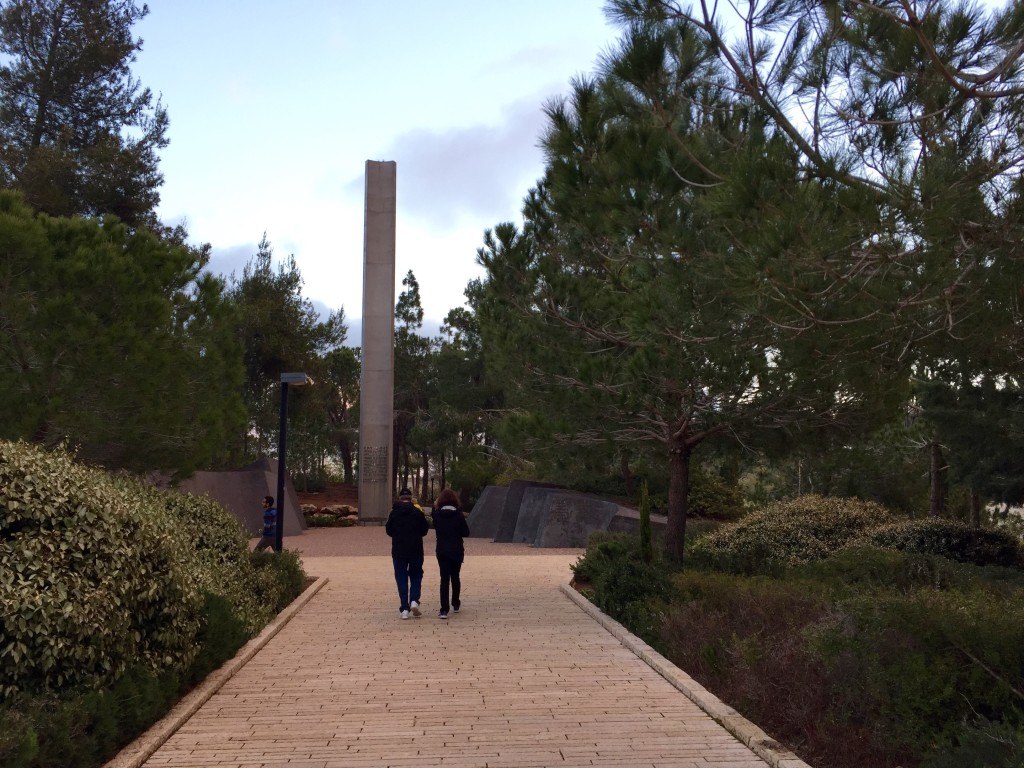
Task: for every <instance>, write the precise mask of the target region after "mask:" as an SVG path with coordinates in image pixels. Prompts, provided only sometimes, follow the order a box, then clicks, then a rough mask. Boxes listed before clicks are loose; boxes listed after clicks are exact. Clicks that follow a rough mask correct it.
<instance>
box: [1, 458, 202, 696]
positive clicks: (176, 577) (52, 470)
mask: <svg viewBox="0 0 1024 768" xmlns="http://www.w3.org/2000/svg"><path fill="white" fill-rule="evenodd" d="M152 501H153V499H152V497H150V498H146V499H144V500H142V501H141V503H137V502H136V500H134V499H133V498H132V497H131V494H130V492H128V490H127V487H126V486H125V485H124V484H121V483H119V482H116V481H112V480H111V479H110V478H109V477H108V476H106V475H105V474H104V473H103V472H101V471H99V470H96V469H91V468H88V467H82V466H80V465H77V464H76V463H75V462H74V461H73V459H72V457H71V456H70V455H69V454H67V453H66V452H64V451H54V452H52V453H48V452H45V451H42V450H40V449H37V448H34V447H30V446H26V445H24V444H14V443H4V442H0V700H2V699H4V698H6V697H9V696H11V695H13V694H14V693H17V692H20V691H24V692H43V691H50V690H62V689H66V688H70V687H74V686H76V685H78V684H80V683H96V684H102V683H106V682H109V681H110V680H112V679H114V678H116V677H117V676H119V675H121V674H122V673H123V672H124V671H125V669H127V667H128V666H129V665H130V664H135V663H141V664H143V665H145V666H147V667H149V668H152V669H160V668H165V667H172V666H184V665H187V664H188V663H189V662H191V660H192V658H193V656H194V654H195V637H196V633H197V632H198V631H199V616H200V608H201V605H202V593H201V591H200V588H199V586H198V585H197V584H196V583H194V581H193V580H192V579H190V578H189V573H188V571H187V569H186V568H185V562H186V559H187V558H186V554H187V546H186V543H185V542H184V541H183V539H182V537H181V536H179V535H176V531H175V528H174V524H173V521H172V520H171V519H169V518H168V517H167V516H166V515H161V514H158V512H157V510H156V509H155V508H154V505H153V503H152Z"/></svg>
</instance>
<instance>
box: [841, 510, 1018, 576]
mask: <svg viewBox="0 0 1024 768" xmlns="http://www.w3.org/2000/svg"><path fill="white" fill-rule="evenodd" d="M859 542H860V543H864V544H873V545H875V546H879V547H888V548H890V549H895V550H899V551H901V552H918V553H921V554H927V555H939V556H940V557H945V558H948V559H950V560H956V561H957V562H960V563H972V564H974V565H998V566H1002V567H1005V568H1019V567H1021V565H1022V557H1021V548H1020V545H1019V543H1018V541H1017V539H1016V537H1014V536H1012V535H1010V534H1008V533H1006V532H1003V531H992V530H987V529H984V528H971V527H970V526H968V525H965V524H964V523H960V522H956V521H953V520H941V519H937V518H929V519H926V520H901V521H898V522H894V523H890V524H889V525H885V526H881V527H879V528H875V529H873V530H871V531H868V532H866V533H865V534H864V535H863V536H862V537H861V538H860V539H859Z"/></svg>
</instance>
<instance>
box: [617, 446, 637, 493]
mask: <svg viewBox="0 0 1024 768" xmlns="http://www.w3.org/2000/svg"><path fill="white" fill-rule="evenodd" d="M620 461H621V463H620V466H621V467H622V479H623V480H625V481H626V495H627V496H628V497H629V498H631V499H632V498H633V491H635V490H636V483H635V482H634V477H633V473H632V472H630V471H629V456H627V455H626V453H625V451H623V453H622V456H621V460H620Z"/></svg>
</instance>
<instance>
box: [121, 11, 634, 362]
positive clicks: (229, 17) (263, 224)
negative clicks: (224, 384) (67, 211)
mask: <svg viewBox="0 0 1024 768" xmlns="http://www.w3.org/2000/svg"><path fill="white" fill-rule="evenodd" d="M149 5H150V9H151V12H150V14H149V16H148V17H147V18H146V19H145V20H144V21H143V22H142V23H141V24H140V25H139V26H138V27H137V33H138V34H139V35H140V36H141V37H142V38H143V39H144V45H143V50H142V52H141V53H140V54H139V58H138V61H137V63H136V65H135V67H134V72H135V74H136V75H137V76H138V77H139V79H140V80H141V81H142V84H143V85H144V86H146V87H149V88H151V89H152V90H153V92H154V93H155V94H158V95H161V96H162V98H163V102H164V104H165V106H166V107H167V109H168V113H169V115H170V119H171V125H170V130H169V138H170V141H171V144H170V146H169V147H168V148H167V149H166V150H164V152H163V154H162V161H161V170H162V171H163V173H164V177H165V182H164V186H163V188H162V191H161V198H162V199H161V204H160V208H159V214H160V216H161V218H162V219H163V220H164V221H165V222H166V223H171V224H174V223H178V222H180V221H185V222H186V223H187V225H188V228H189V231H190V233H191V236H192V239H193V240H194V241H195V242H197V243H198V242H208V243H210V244H211V245H212V246H213V254H214V257H213V260H212V262H211V268H212V269H213V270H214V271H216V272H221V273H224V274H229V273H231V272H232V271H234V272H235V273H236V274H241V270H242V267H243V266H244V265H245V263H246V262H247V261H248V260H249V258H250V257H251V256H252V255H253V253H254V252H255V250H256V243H257V242H258V241H259V239H260V237H261V236H262V235H263V233H264V232H266V234H267V237H268V238H269V240H270V242H271V244H272V245H273V247H274V252H275V256H277V257H285V256H287V255H289V254H294V256H295V259H296V262H297V264H298V267H299V270H300V271H301V273H302V276H303V278H304V281H305V285H304V293H305V295H306V296H307V297H309V298H310V299H313V300H314V302H315V303H316V304H317V305H318V306H320V307H322V306H326V307H329V308H332V309H336V308H338V307H342V306H343V307H344V309H345V313H346V316H347V317H348V318H349V323H350V326H354V328H353V330H355V327H357V326H358V320H359V317H360V315H361V311H362V309H361V304H362V297H361V292H362V248H363V196H364V179H363V173H364V166H365V161H366V160H394V161H396V162H397V164H398V233H397V235H398V239H397V257H396V260H397V270H396V273H397V282H398V285H397V288H396V295H397V292H398V291H400V290H401V279H402V277H403V276H404V275H405V273H406V271H407V270H409V269H412V270H413V271H414V272H415V274H416V277H417V279H418V280H419V282H420V289H421V293H422V297H423V306H424V309H425V312H426V315H427V317H428V318H429V319H432V320H434V321H435V322H437V321H440V320H441V319H443V317H444V315H445V314H447V312H448V310H449V309H451V308H452V307H455V306H460V305H461V304H462V303H463V301H464V297H463V290H464V288H465V286H466V283H467V282H468V281H469V280H470V279H471V278H473V277H476V276H478V275H479V274H480V270H479V268H478V267H477V266H476V265H475V256H476V249H477V248H478V247H479V246H480V245H481V243H482V239H483V232H484V230H486V229H489V228H492V227H493V226H494V225H495V224H497V223H499V222H502V221H508V220H514V221H518V220H519V218H520V213H519V211H520V207H521V201H522V198H523V197H524V196H525V194H526V193H527V191H528V190H529V188H530V187H531V186H532V185H533V184H534V183H535V182H536V180H537V179H538V178H539V177H540V175H541V173H542V169H543V161H542V156H541V153H540V150H539V149H538V146H537V144H538V139H539V136H540V135H541V132H542V130H543V125H544V118H543V114H542V108H543V105H544V104H545V102H546V101H547V100H549V99H550V98H552V97H556V96H559V95H562V94H565V93H567V92H568V90H569V84H570V80H571V79H572V78H573V77H574V76H575V75H578V74H589V73H591V72H592V71H593V69H594V67H595V64H596V61H597V59H598V57H599V55H600V54H601V53H602V52H603V51H604V50H606V49H607V48H608V47H609V46H610V45H611V44H612V43H613V42H614V40H615V38H616V36H617V35H616V31H615V29H614V28H612V27H611V26H610V25H609V24H608V23H607V22H606V20H605V17H604V14H603V11H602V6H603V2H602V0H514V1H513V2H507V1H500V0H476V1H475V2H469V1H468V0H444V2H442V1H441V0H394V1H393V2H371V0H302V1H301V2H292V3H282V2H280V0H275V1H274V2H271V1H270V0H235V1H234V2H233V1H232V0H202V2H200V0H173V2H172V1H170V0H167V1H165V2H160V1H158V2H151V3H150V4H149ZM352 341H353V342H355V343H358V338H355V339H352Z"/></svg>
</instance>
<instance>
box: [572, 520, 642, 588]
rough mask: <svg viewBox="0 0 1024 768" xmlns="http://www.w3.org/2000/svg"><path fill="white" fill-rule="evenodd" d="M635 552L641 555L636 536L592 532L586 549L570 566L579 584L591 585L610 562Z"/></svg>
mask: <svg viewBox="0 0 1024 768" xmlns="http://www.w3.org/2000/svg"><path fill="white" fill-rule="evenodd" d="M634 552H635V553H636V554H637V556H639V540H638V539H637V538H636V537H635V536H630V535H629V534H625V533H606V532H604V531H598V532H596V533H593V534H591V536H590V539H589V541H588V542H587V549H586V551H585V552H584V553H583V554H582V555H581V556H580V558H579V560H577V561H576V562H575V563H573V564H572V565H571V566H570V568H571V569H572V572H573V576H574V578H575V580H576V583H577V584H582V585H588V586H589V585H591V584H593V582H594V581H596V580H597V577H598V576H599V575H600V574H601V573H603V572H604V571H606V570H607V569H608V566H609V564H610V563H612V562H613V561H616V560H618V559H620V558H623V557H626V556H628V555H629V554H630V553H634Z"/></svg>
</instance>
